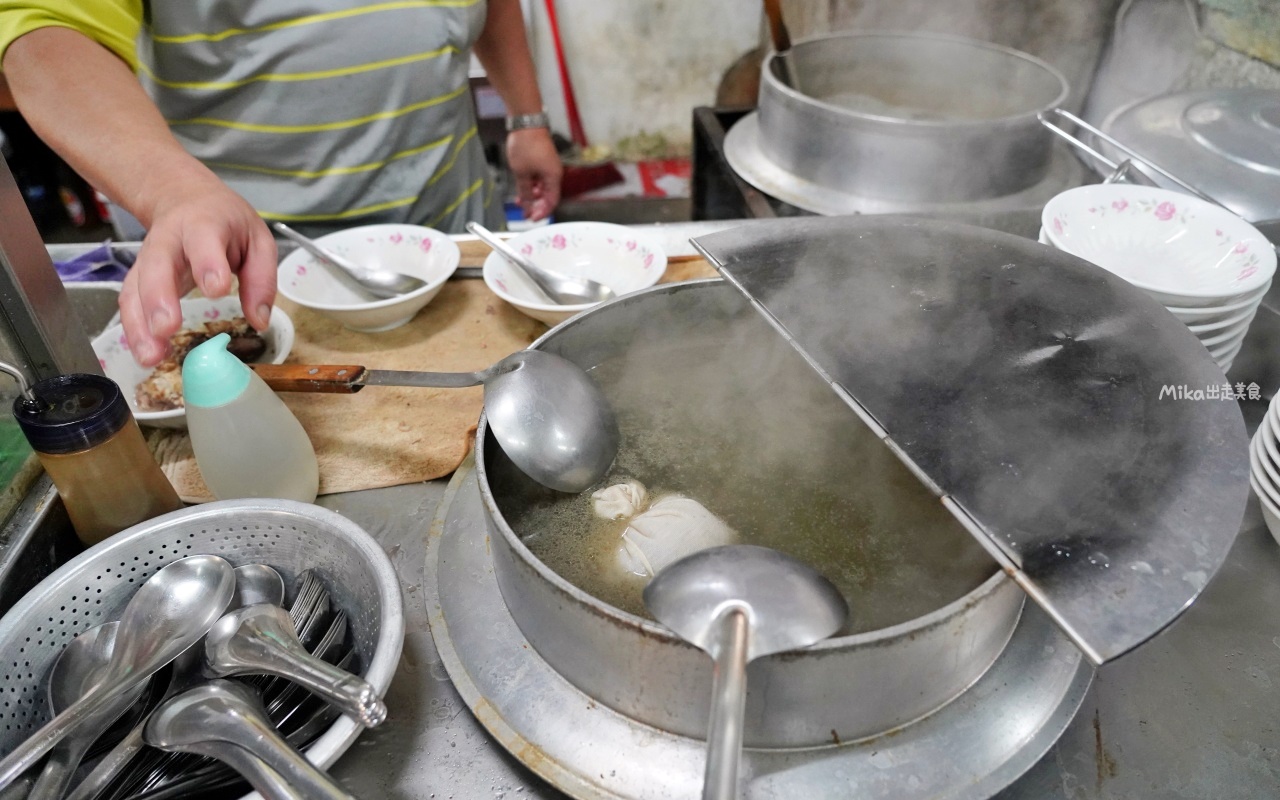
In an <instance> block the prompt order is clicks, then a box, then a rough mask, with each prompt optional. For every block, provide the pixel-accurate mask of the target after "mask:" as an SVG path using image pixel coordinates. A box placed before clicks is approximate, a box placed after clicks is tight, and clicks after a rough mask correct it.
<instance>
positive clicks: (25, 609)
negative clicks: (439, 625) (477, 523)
mask: <svg viewBox="0 0 1280 800" xmlns="http://www.w3.org/2000/svg"><path fill="white" fill-rule="evenodd" d="M202 553H208V554H212V555H217V556H221V557H222V558H225V559H227V560H228V561H230V562H231V563H232V565H234V566H241V565H242V564H251V563H256V564H269V565H270V566H272V567H275V568H276V569H277V570H279V572H280V574H281V576H283V577H284V579H285V585H286V586H289V587H292V586H293V585H294V581H295V579H296V578H297V576H298V575H299V574H300V573H301V572H304V571H305V570H308V569H310V570H313V571H314V572H315V574H316V577H318V578H319V579H320V580H321V582H322V583H323V584H324V586H325V588H326V589H327V590H328V591H329V594H330V597H331V600H332V602H333V604H334V606H335V607H336V608H338V609H341V610H343V611H345V612H346V613H347V616H348V617H349V620H350V630H351V635H352V638H353V639H354V645H355V650H356V653H357V655H358V656H359V658H358V661H357V664H358V665H359V667H360V669H359V672H360V673H361V675H362V676H363V677H364V679H365V680H367V681H368V682H369V683H370V684H371V685H372V686H373V687H374V688H375V689H376V690H377V691H378V694H379V695H382V694H384V693H385V692H386V689H387V686H388V684H390V683H391V676H392V674H393V673H394V672H395V668H396V664H397V663H398V661H399V659H400V648H401V645H402V644H403V643H404V616H403V606H402V603H401V596H400V584H399V581H398V579H397V578H396V574H395V570H394V569H393V568H392V566H391V561H390V559H388V558H387V556H386V554H385V553H384V552H383V551H382V549H381V548H380V547H379V546H378V544H377V543H376V542H375V541H374V540H373V538H372V537H371V536H370V535H369V534H368V533H366V532H365V531H364V530H363V529H362V528H361V527H360V526H358V525H356V524H355V523H353V522H351V521H350V520H348V519H346V518H345V517H343V516H341V515H339V514H336V513H334V512H332V511H329V510H327V509H324V508H320V507H318V506H313V505H307V504H305V503H297V502H292V501H288V500H261V499H255V500H228V501H222V502H217V503H208V504H206V505H201V506H195V507H192V508H187V509H183V510H181V511H175V512H173V513H172V514H166V515H164V516H162V517H157V518H156V519H154V520H150V521H148V522H144V523H142V524H140V525H136V526H134V527H132V528H130V529H128V530H126V531H123V532H121V533H119V534H117V535H116V536H113V537H111V538H110V539H108V540H107V541H105V542H102V543H101V544H98V545H96V546H94V547H93V548H91V549H89V550H87V551H85V552H84V553H81V554H80V555H79V556H77V557H76V558H74V559H72V560H71V561H69V562H67V563H66V564H64V565H63V566H62V567H61V568H59V569H58V570H57V571H56V572H54V573H53V574H52V575H50V576H49V577H48V578H46V579H44V580H43V581H41V582H40V584H39V585H37V586H36V587H35V588H34V589H32V590H31V591H30V592H29V593H27V595H26V596H24V597H23V598H22V599H21V600H19V601H18V603H17V604H15V605H14V606H13V608H12V609H10V610H9V613H7V614H5V616H4V618H3V619H0V754H5V753H9V752H10V751H12V750H13V749H14V748H15V747H16V746H17V745H18V744H20V743H21V742H22V741H23V740H24V739H26V738H27V737H28V736H30V735H31V734H32V733H34V732H35V731H36V730H37V729H39V728H40V726H42V725H43V724H44V723H45V722H47V721H48V720H49V719H50V716H51V715H50V712H49V707H48V703H47V700H46V697H47V695H48V674H49V671H50V668H51V667H52V665H53V662H54V660H55V659H56V658H57V656H58V654H59V653H61V652H62V649H63V648H64V647H65V646H66V645H67V643H68V642H70V641H71V640H72V639H73V638H75V636H76V635H77V634H79V633H81V632H82V631H84V630H86V629H88V628H91V627H93V626H95V625H99V624H101V623H103V622H109V621H111V620H114V619H117V618H118V617H119V615H120V612H121V611H122V610H123V609H124V606H125V604H126V603H127V602H128V601H129V598H130V597H132V596H133V593H134V591H135V590H136V589H137V588H138V586H139V585H141V584H142V582H143V581H145V580H146V579H147V578H149V577H151V576H152V575H153V574H155V573H156V572H157V571H158V570H159V569H160V568H161V567H163V566H164V565H166V564H168V563H169V562H171V561H176V560H177V559H179V558H184V557H186V556H191V555H197V554H202ZM361 730H362V728H361V726H360V725H359V723H357V722H356V721H355V720H353V719H352V718H350V717H345V716H344V717H341V718H340V719H338V720H337V721H336V722H334V723H333V725H332V726H331V727H330V728H329V730H328V731H326V732H325V733H324V735H323V736H322V737H321V738H320V739H318V740H317V741H316V742H315V743H314V744H313V745H312V746H311V747H310V748H308V750H307V758H308V760H310V761H311V762H312V763H314V764H316V765H317V766H319V767H321V768H325V767H328V766H329V765H330V764H332V763H333V762H334V761H336V760H337V759H338V756H340V755H342V753H343V752H345V751H346V749H347V748H348V747H349V746H350V745H351V743H352V742H354V741H355V739H356V737H357V736H358V735H359V734H360V731H361Z"/></svg>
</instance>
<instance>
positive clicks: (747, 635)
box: [644, 545, 849, 800]
mask: <svg viewBox="0 0 1280 800" xmlns="http://www.w3.org/2000/svg"><path fill="white" fill-rule="evenodd" d="M644 603H645V606H647V607H648V609H649V611H650V613H652V614H653V616H654V617H655V618H656V619H657V620H658V621H659V622H661V623H662V624H663V625H666V626H667V627H668V628H670V629H671V630H672V631H673V632H675V634H676V635H677V636H679V637H680V638H682V639H684V640H686V641H688V642H689V643H690V644H692V645H694V646H696V647H698V648H700V649H702V650H705V651H706V652H707V653H708V654H710V656H711V657H712V658H713V659H715V672H714V676H715V677H714V682H713V684H712V687H713V688H712V695H711V721H710V723H709V726H708V730H707V767H706V773H705V777H704V780H703V787H702V797H703V800H732V798H735V797H737V796H738V794H739V793H738V761H739V757H740V755H741V752H742V727H743V716H744V711H745V708H746V699H747V664H748V663H749V662H751V661H753V660H755V659H757V658H760V657H761V656H767V655H771V654H773V653H782V652H786V651H787V650H797V649H799V648H801V647H808V646H809V645H811V644H814V643H816V642H819V641H821V640H823V639H825V638H827V637H828V636H830V635H831V634H833V633H835V632H836V631H837V630H839V629H840V626H841V625H843V624H844V620H845V617H846V616H848V613H849V608H848V606H847V605H846V604H845V601H844V598H843V597H841V596H840V592H839V591H837V590H836V587H835V586H833V585H831V582H830V581H828V580H827V579H826V578H824V577H822V576H821V575H819V574H818V573H817V571H815V570H814V569H813V568H811V567H809V566H808V565H807V564H803V563H801V562H799V561H796V560H795V559H793V558H791V557H789V556H785V555H783V554H782V553H779V552H778V551H776V550H770V549H769V548H767V547H756V546H754V545H726V546H724V547H713V548H711V549H709V550H702V551H699V552H697V553H694V554H693V555H690V556H686V557H684V558H682V559H680V560H679V561H677V562H675V563H674V564H672V565H670V566H669V567H667V568H666V569H664V570H662V572H659V573H658V574H657V575H656V576H655V577H654V579H653V580H652V581H650V582H649V585H648V586H646V587H645V590H644Z"/></svg>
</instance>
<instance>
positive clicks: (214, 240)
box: [120, 180, 276, 367]
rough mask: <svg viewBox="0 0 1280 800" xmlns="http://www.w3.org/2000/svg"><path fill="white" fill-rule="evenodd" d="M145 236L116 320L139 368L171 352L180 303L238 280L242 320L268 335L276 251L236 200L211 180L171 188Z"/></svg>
mask: <svg viewBox="0 0 1280 800" xmlns="http://www.w3.org/2000/svg"><path fill="white" fill-rule="evenodd" d="M153 208H154V211H153V213H152V214H151V224H150V227H149V229H148V232H147V237H146V239H145V240H144V242H143V244H142V250H141V251H140V252H139V253H138V260H137V262H135V263H134V265H133V268H132V269H130V270H129V275H128V277H126V278H125V282H124V289H123V290H122V291H121V292H120V321H121V324H122V325H123V326H124V332H125V336H126V337H127V338H128V340H129V347H130V349H131V351H132V352H133V357H134V359H136V360H137V362H138V363H139V364H141V365H142V366H144V367H150V366H154V365H155V364H157V363H159V362H160V361H161V360H162V359H163V358H164V357H165V356H166V355H167V354H168V352H169V337H170V336H172V335H173V334H174V333H176V332H177V331H178V329H179V328H180V327H181V326H182V310H181V306H180V304H179V298H181V297H182V296H183V295H184V294H186V293H187V292H189V291H191V289H192V288H194V287H196V286H199V287H200V290H201V291H202V292H203V293H204V294H205V295H206V296H208V297H223V296H224V295H226V294H227V293H228V292H229V291H230V290H231V285H232V275H238V276H239V279H240V303H241V305H242V306H243V307H244V314H245V318H246V319H247V320H248V321H249V324H250V325H252V326H253V327H254V328H256V329H258V330H264V329H266V327H267V325H268V323H269V322H270V319H271V305H272V303H273V302H274V301H275V295H276V245H275V240H274V239H272V238H271V234H270V232H269V231H268V230H267V227H266V225H264V224H263V222H262V220H261V219H259V217H258V215H257V214H256V213H255V212H254V210H253V209H252V208H251V207H250V206H249V204H248V203H247V202H245V201H244V199H243V198H241V197H240V196H239V195H238V194H236V193H235V192H233V191H231V190H230V189H229V188H227V187H226V186H225V185H224V184H222V183H221V182H220V181H217V180H210V181H208V182H206V183H204V184H203V185H199V186H194V185H186V186H182V187H175V188H174V191H173V192H172V195H171V196H166V197H162V198H160V199H159V201H158V202H157V203H156V204H155V206H154V207H153Z"/></svg>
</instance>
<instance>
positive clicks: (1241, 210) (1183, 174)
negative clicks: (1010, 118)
mask: <svg viewBox="0 0 1280 800" xmlns="http://www.w3.org/2000/svg"><path fill="white" fill-rule="evenodd" d="M1101 127H1102V130H1104V131H1106V132H1107V133H1109V134H1111V135H1112V136H1114V137H1115V138H1116V139H1117V140H1119V141H1120V142H1122V143H1124V144H1126V145H1128V146H1129V147H1131V148H1133V149H1134V150H1136V151H1137V152H1138V153H1141V154H1142V155H1143V156H1146V157H1148V158H1150V159H1151V160H1153V161H1154V162H1156V163H1157V164H1159V165H1161V166H1162V167H1164V168H1165V169H1168V170H1170V171H1172V172H1173V173H1174V174H1175V175H1177V176H1178V177H1179V178H1182V179H1183V180H1185V181H1187V182H1188V183H1190V184H1192V185H1193V186H1195V187H1196V188H1197V189H1200V190H1201V191H1202V192H1204V193H1205V194H1207V195H1209V196H1210V197H1213V198H1214V199H1216V200H1217V201H1218V202H1220V203H1222V204H1223V205H1225V206H1226V207H1227V208H1229V209H1231V210H1232V211H1234V212H1235V213H1237V214H1239V215H1240V216H1242V217H1244V218H1245V219H1247V220H1249V221H1258V220H1266V219H1275V218H1278V217H1280V91H1277V90H1275V89H1258V88H1248V89H1206V90H1200V91H1193V92H1178V93H1175V94H1166V95H1160V96H1158V97H1154V98H1144V99H1142V100H1138V101H1136V102H1134V103H1130V104H1129V105H1127V106H1124V107H1121V108H1119V109H1117V110H1116V111H1114V112H1112V113H1111V114H1110V115H1108V117H1107V119H1106V120H1105V121H1104V122H1103V123H1102V126H1101ZM1110 149H1111V148H1108V147H1106V146H1105V145H1104V146H1103V147H1102V150H1103V152H1107V153H1108V155H1112V153H1110V152H1108V151H1109V150H1110ZM1146 172H1147V173H1148V174H1149V175H1150V176H1151V177H1152V179H1153V180H1154V181H1155V182H1156V183H1157V184H1159V185H1161V186H1166V187H1167V188H1171V189H1176V188H1178V187H1176V186H1174V185H1173V184H1172V183H1170V182H1169V181H1167V180H1165V179H1164V178H1162V177H1160V176H1158V175H1155V174H1153V173H1151V172H1150V171H1149V170H1147V171H1146Z"/></svg>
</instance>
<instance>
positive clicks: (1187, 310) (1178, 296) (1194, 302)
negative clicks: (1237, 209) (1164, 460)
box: [1040, 183, 1276, 372]
mask: <svg viewBox="0 0 1280 800" xmlns="http://www.w3.org/2000/svg"><path fill="white" fill-rule="evenodd" d="M1041 222H1042V225H1043V227H1042V228H1041V230H1040V241H1041V242H1042V243H1044V244H1047V245H1050V246H1051V247H1056V248H1058V249H1059V250H1064V251H1066V252H1068V253H1071V254H1072V255H1076V256H1079V257H1080V258H1083V259H1085V260H1086V261H1090V262H1092V263H1094V264H1097V265H1098V266H1100V267H1102V268H1103V269H1105V270H1107V271H1109V272H1112V273H1114V274H1116V275H1118V276H1119V277H1121V278H1124V279H1125V280H1127V281H1129V282H1130V283H1132V284H1133V285H1134V286H1137V287H1139V288H1141V289H1144V290H1146V291H1147V293H1149V294H1150V295H1151V296H1152V297H1154V298H1155V299H1156V300H1158V301H1160V303H1161V304H1162V305H1164V306H1165V308H1168V309H1169V311H1170V312H1171V313H1172V314H1173V315H1174V316H1176V317H1177V318H1178V319H1180V320H1182V321H1183V322H1184V323H1186V325H1187V327H1188V328H1189V329H1190V330H1191V332H1192V333H1194V334H1195V335H1196V337H1197V338H1199V339H1200V341H1201V342H1203V343H1204V346H1205V347H1206V348H1208V350H1209V352H1210V354H1212V355H1213V359H1214V360H1215V361H1217V362H1218V365H1219V366H1220V367H1222V370H1223V372H1225V371H1227V370H1228V369H1230V367H1231V362H1232V361H1233V360H1234V359H1235V357H1236V355H1237V354H1238V353H1239V352H1240V347H1241V346H1242V344H1243V342H1244V337H1245V335H1246V334H1247V333H1248V332H1249V324H1250V323H1251V322H1252V321H1253V316H1254V314H1255V313H1256V312H1257V310H1258V305H1259V304H1260V303H1261V302H1262V296H1263V295H1264V294H1266V292H1267V289H1268V288H1269V287H1270V286H1271V278H1272V276H1273V275H1274V274H1275V271H1276V251H1275V248H1274V247H1272V245H1271V243H1270V242H1269V241H1268V240H1267V238H1266V237H1265V236H1263V235H1262V234H1261V233H1260V232H1259V231H1258V229H1257V228H1254V227H1253V226H1252V225H1250V224H1249V223H1247V222H1245V221H1244V220H1242V219H1240V218H1239V217H1237V216H1236V215H1235V214H1232V213H1231V212H1230V211H1228V210H1226V209H1225V208H1221V207H1220V206H1216V205H1214V204H1212V203H1208V202H1206V201H1204V200H1201V199H1199V198H1197V197H1193V196H1191V195H1187V194H1181V193H1179V192H1173V191H1169V190H1167V189H1157V188H1154V187H1150V186H1136V185H1133V184H1124V183H1105V184H1096V185H1092V186H1080V187H1077V188H1075V189H1069V190H1067V191H1065V192H1063V193H1061V194H1059V195H1057V196H1056V197H1054V198H1053V199H1052V200H1050V201H1049V202H1048V203H1047V204H1046V205H1045V207H1044V212H1043V214H1042V215H1041Z"/></svg>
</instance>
